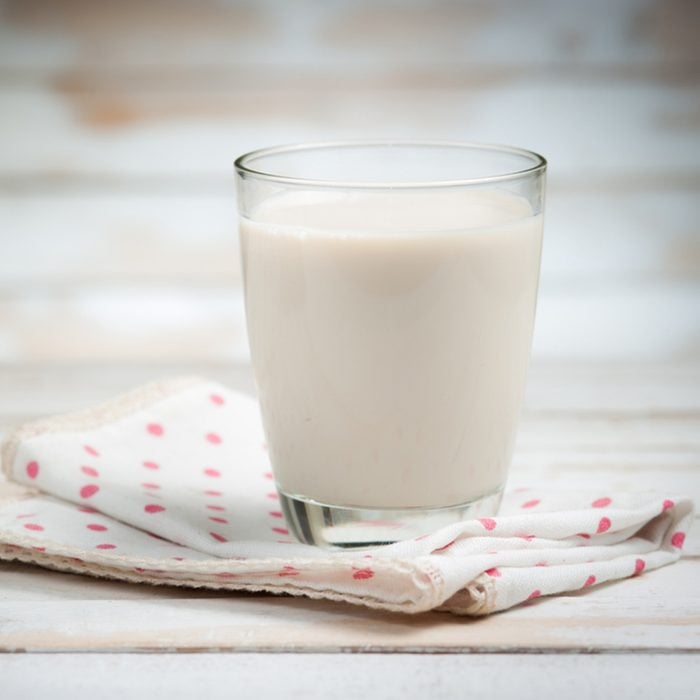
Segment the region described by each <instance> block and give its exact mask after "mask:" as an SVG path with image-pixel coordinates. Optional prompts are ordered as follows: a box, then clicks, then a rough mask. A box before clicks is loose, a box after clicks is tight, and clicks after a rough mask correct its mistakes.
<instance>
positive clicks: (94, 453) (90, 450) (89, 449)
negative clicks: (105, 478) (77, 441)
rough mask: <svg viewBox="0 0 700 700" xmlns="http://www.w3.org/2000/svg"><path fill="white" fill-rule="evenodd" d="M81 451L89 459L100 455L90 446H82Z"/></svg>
mask: <svg viewBox="0 0 700 700" xmlns="http://www.w3.org/2000/svg"><path fill="white" fill-rule="evenodd" d="M83 449H84V450H85V452H87V453H88V454H89V455H90V456H91V457H99V456H100V453H99V452H98V451H97V450H96V449H95V448H94V447H93V446H92V445H83Z"/></svg>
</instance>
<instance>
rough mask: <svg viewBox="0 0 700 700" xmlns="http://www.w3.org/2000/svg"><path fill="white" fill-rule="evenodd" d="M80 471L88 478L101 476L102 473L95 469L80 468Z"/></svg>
mask: <svg viewBox="0 0 700 700" xmlns="http://www.w3.org/2000/svg"><path fill="white" fill-rule="evenodd" d="M80 471H81V472H83V474H87V475H88V476H99V475H100V473H99V472H98V471H97V469H95V467H80Z"/></svg>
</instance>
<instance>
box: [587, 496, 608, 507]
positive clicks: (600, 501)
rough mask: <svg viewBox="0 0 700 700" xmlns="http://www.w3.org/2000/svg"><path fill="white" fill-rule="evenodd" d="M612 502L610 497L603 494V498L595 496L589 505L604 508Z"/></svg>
mask: <svg viewBox="0 0 700 700" xmlns="http://www.w3.org/2000/svg"><path fill="white" fill-rule="evenodd" d="M611 503H612V498H608V497H607V496H605V497H604V498H596V499H595V501H593V503H591V505H592V506H593V507H594V508H606V507H607V506H609V505H610V504H611Z"/></svg>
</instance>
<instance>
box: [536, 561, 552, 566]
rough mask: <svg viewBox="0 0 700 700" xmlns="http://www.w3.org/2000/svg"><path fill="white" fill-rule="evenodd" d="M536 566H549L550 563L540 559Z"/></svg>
mask: <svg viewBox="0 0 700 700" xmlns="http://www.w3.org/2000/svg"><path fill="white" fill-rule="evenodd" d="M535 566H549V564H547V562H546V561H538V562H537V564H535Z"/></svg>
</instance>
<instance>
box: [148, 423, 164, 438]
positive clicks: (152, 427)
mask: <svg viewBox="0 0 700 700" xmlns="http://www.w3.org/2000/svg"><path fill="white" fill-rule="evenodd" d="M146 430H147V431H148V432H149V433H150V434H151V435H155V436H156V437H160V436H161V435H162V434H163V433H164V432H165V430H164V429H163V426H162V425H161V424H160V423H149V424H148V425H147V426H146Z"/></svg>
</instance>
